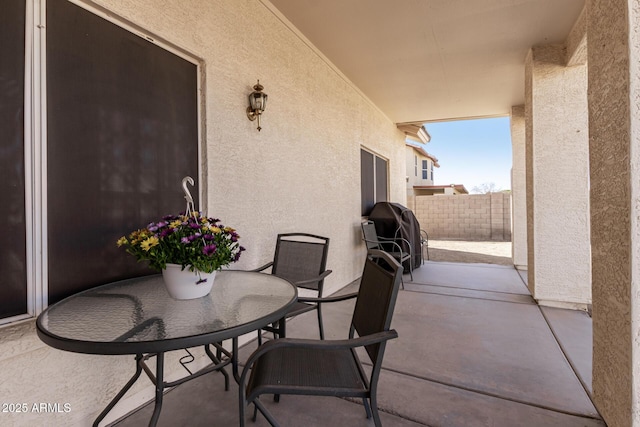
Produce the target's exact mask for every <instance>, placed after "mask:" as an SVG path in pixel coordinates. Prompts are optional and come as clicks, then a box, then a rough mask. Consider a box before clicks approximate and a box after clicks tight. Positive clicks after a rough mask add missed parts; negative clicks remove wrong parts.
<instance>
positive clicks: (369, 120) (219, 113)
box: [0, 0, 406, 426]
mask: <svg viewBox="0 0 640 427" xmlns="http://www.w3.org/2000/svg"><path fill="white" fill-rule="evenodd" d="M93 4H96V5H98V6H100V7H101V8H104V9H105V10H107V11H109V13H111V14H113V15H115V16H120V17H122V18H124V19H125V20H127V21H129V22H131V23H133V24H135V25H137V26H139V27H140V28H142V29H144V30H145V32H148V34H149V35H150V36H151V37H153V38H156V39H158V38H160V39H164V40H166V41H168V42H169V43H171V44H173V45H176V46H178V47H180V48H181V49H183V50H185V51H188V52H190V53H191V54H192V55H194V56H195V57H197V58H200V60H201V64H202V65H203V67H202V68H203V70H204V75H203V86H202V91H203V100H204V103H203V123H202V125H203V131H204V138H203V143H204V153H203V157H204V160H203V164H202V169H203V171H204V175H203V177H202V181H201V184H202V186H203V187H204V188H206V193H205V200H207V201H208V203H206V205H205V206H203V207H204V208H205V209H206V210H207V211H208V213H209V214H210V215H212V216H216V217H219V218H221V219H222V220H223V221H224V222H225V223H228V224H230V225H233V226H234V227H236V228H237V229H238V231H239V233H240V234H241V237H242V243H243V245H244V246H246V247H247V252H246V253H245V255H244V256H243V259H242V260H241V262H240V263H239V265H237V266H236V267H238V268H241V269H243V268H253V267H257V266H259V265H262V264H263V263H265V262H266V261H267V260H269V259H270V258H271V257H272V256H273V250H274V244H275V238H276V234H277V233H283V232H291V231H303V232H309V233H315V234H320V235H324V236H328V237H330V238H331V246H330V250H329V260H328V268H330V269H332V270H333V274H331V275H330V276H329V278H328V279H327V280H326V286H327V287H328V288H329V291H332V290H336V289H338V288H339V287H341V286H344V285H346V284H348V283H350V282H351V281H353V280H354V279H356V278H357V277H358V276H359V275H360V273H361V268H362V263H363V261H364V256H365V251H364V248H363V247H362V244H361V237H360V233H361V232H360V221H361V217H360V147H361V146H364V147H367V148H368V149H370V150H371V151H374V152H375V153H377V154H378V155H380V156H382V157H384V158H386V159H388V160H389V183H390V199H391V201H394V202H399V203H403V204H404V203H406V188H405V175H406V171H405V143H404V134H403V133H402V132H400V131H399V130H398V129H397V128H396V126H395V124H394V123H392V122H391V121H389V120H388V118H387V117H385V116H384V115H383V114H382V113H381V112H380V111H379V110H378V109H377V108H376V107H375V106H373V104H372V103H371V102H370V101H368V100H367V99H366V98H364V97H363V95H361V93H360V92H359V91H358V90H357V89H356V88H355V87H354V86H353V85H352V84H351V83H350V82H349V81H348V80H347V79H346V78H344V76H343V75H341V74H340V73H339V72H337V71H336V70H335V69H334V68H333V67H332V66H331V65H330V64H328V62H327V61H326V60H325V59H324V58H323V57H322V56H321V55H319V54H317V53H316V51H315V49H314V48H312V47H311V46H310V44H309V43H308V42H307V41H306V40H305V39H304V38H302V37H300V36H298V34H297V32H296V31H295V30H293V29H291V28H289V26H288V25H289V24H288V23H287V22H286V20H284V21H283V18H282V17H280V16H277V14H275V13H274V12H272V10H271V9H270V5H269V4H268V3H266V2H262V1H258V0H208V1H206V2H205V1H201V0H96V1H95V2H93ZM256 79H260V83H262V84H263V85H264V87H265V92H266V93H267V94H268V95H269V103H268V106H267V110H266V112H265V113H264V116H263V120H262V128H263V129H262V131H261V132H258V131H257V130H256V123H255V122H250V121H249V120H247V118H246V114H245V109H246V107H247V103H248V101H247V95H248V94H249V93H250V92H251V90H252V89H251V87H252V85H254V84H255V82H256ZM177 197H181V196H180V195H177ZM176 357H177V356H176ZM167 365H168V367H167V370H168V371H169V373H170V375H177V374H179V373H181V372H182V371H181V370H182V368H179V369H178V368H177V367H176V366H177V364H176V363H175V358H173V359H172V362H168V363H167ZM133 368H134V364H133V358H132V357H129V358H127V357H113V356H88V355H78V354H72V353H66V352H62V351H58V350H53V349H50V348H48V347H46V346H45V345H44V344H42V343H41V342H40V341H39V340H38V339H37V337H36V336H35V334H34V327H33V322H28V323H25V324H23V325H20V326H13V327H8V328H3V329H0V373H1V374H0V375H1V376H2V377H1V381H0V396H3V398H4V399H5V400H7V399H8V398H9V397H11V400H12V401H16V402H28V403H34V402H51V403H54V402H62V403H70V404H71V408H72V411H71V412H70V413H68V414H59V415H52V414H36V413H30V414H14V415H6V414H2V419H1V421H0V423H1V424H2V425H3V426H11V425H20V426H24V425H89V424H90V421H91V420H92V419H93V418H94V417H95V416H96V415H97V413H98V412H99V411H100V410H101V409H102V408H103V407H104V406H106V404H107V402H108V400H109V399H110V398H111V397H112V396H113V395H114V394H115V393H116V391H117V390H118V389H119V388H120V387H121V386H122V385H123V384H124V383H125V382H126V380H127V379H128V377H129V376H130V375H131V374H132V373H133ZM221 386H222V382H221ZM151 390H152V387H150V382H149V381H147V380H146V379H141V381H140V382H139V386H138V387H136V389H135V390H134V392H133V393H131V394H132V395H133V394H135V393H136V392H137V393H138V394H137V395H136V397H135V398H133V399H130V401H129V403H130V404H132V405H136V404H139V403H140V401H141V400H143V399H145V398H148V397H151V396H152V394H150V393H149V392H150V391H151ZM145 396H146V397H145ZM122 411H125V409H121V410H119V412H120V413H122ZM117 412H118V411H116V413H117Z"/></svg>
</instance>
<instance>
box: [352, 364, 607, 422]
mask: <svg viewBox="0 0 640 427" xmlns="http://www.w3.org/2000/svg"><path fill="white" fill-rule="evenodd" d="M363 365H364V363H363ZM368 365H369V366H371V365H370V364H368ZM382 371H386V372H392V373H395V374H399V375H404V376H407V377H410V378H413V379H417V380H423V381H428V382H432V383H435V384H440V385H443V386H446V387H452V388H456V389H459V390H464V391H468V392H471V393H476V394H480V395H483V396H489V397H493V398H495V399H501V400H506V401H509V402H515V403H519V404H521V405H527V406H531V407H534V408H540V409H544V410H545V411H552V412H556V413H558V414H564V415H571V416H574V417H580V418H589V419H594V420H602V417H600V416H598V417H594V416H590V415H588V414H583V413H580V412H575V411H567V410H562V409H558V408H553V407H550V406H548V405H542V404H537V403H533V402H527V401H525V400H522V399H515V398H512V397H508V396H502V395H500V394H497V393H490V392H487V391H483V390H478V389H474V388H471V387H467V386H463V385H459V384H453V383H449V382H446V381H441V380H438V379H435V378H429V377H427V376H422V375H420V376H418V375H414V374H411V373H408V372H403V371H400V370H396V369H390V368H385V367H382ZM379 409H380V407H379ZM380 410H382V409H380Z"/></svg>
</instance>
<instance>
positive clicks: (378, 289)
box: [239, 250, 402, 427]
mask: <svg viewBox="0 0 640 427" xmlns="http://www.w3.org/2000/svg"><path fill="white" fill-rule="evenodd" d="M378 259H380V260H383V261H384V262H380V263H378V262H376V261H377V260H378ZM401 276H402V266H401V265H400V264H399V263H398V262H397V261H396V260H395V259H394V258H393V257H392V256H390V255H389V254H387V253H385V252H382V251H378V250H372V251H371V252H370V254H369V256H368V257H367V259H366V261H365V265H364V271H363V273H362V279H361V283H360V289H359V290H358V294H357V295H358V298H357V300H356V304H355V308H354V311H353V317H352V320H351V327H350V328H349V338H348V339H345V340H327V341H321V340H308V339H292V338H283V339H278V340H272V341H269V342H267V343H265V344H263V345H262V346H260V347H258V349H257V350H256V351H255V352H254V353H253V354H252V355H251V356H250V357H249V359H248V360H247V363H246V364H245V367H244V369H243V371H242V375H241V377H240V383H239V384H240V385H239V387H240V402H239V403H240V426H241V427H244V425H245V409H246V406H247V405H248V404H249V403H253V404H254V405H255V408H256V409H255V411H257V410H260V412H261V413H262V414H263V415H264V416H265V418H266V419H267V420H268V421H269V423H270V424H271V425H272V426H278V422H277V421H276V420H275V418H274V417H273V416H272V415H271V413H270V412H269V411H268V410H267V409H266V408H265V407H264V405H263V404H262V403H261V402H260V399H259V397H260V396H261V395H263V394H274V395H275V396H276V397H277V396H280V395H287V394H296V395H316V396H338V397H360V398H362V400H363V403H364V407H365V410H366V413H367V418H371V416H373V420H374V423H375V425H376V426H378V427H379V426H381V423H380V417H379V415H378V405H377V400H376V391H377V385H378V378H379V376H380V369H381V366H382V358H383V356H384V351H385V347H386V343H387V341H388V340H390V339H393V338H397V337H398V334H397V332H396V331H395V330H389V327H390V325H391V318H392V316H393V310H394V308H395V303H396V297H397V295H398V287H399V284H400V277H401ZM337 298H339V297H336V299H337ZM356 333H357V335H358V337H357V338H356V337H355V334H356ZM359 347H364V349H365V350H366V351H365V352H363V353H362V354H363V355H364V354H366V355H367V356H368V358H369V360H370V362H371V364H372V368H371V370H370V372H371V373H370V374H369V375H367V373H366V371H365V370H364V369H363V368H362V365H361V363H360V359H359V358H358V354H357V353H356V348H359ZM249 373H250V375H249ZM247 379H248V380H247ZM255 411H254V419H255V416H256V412H255Z"/></svg>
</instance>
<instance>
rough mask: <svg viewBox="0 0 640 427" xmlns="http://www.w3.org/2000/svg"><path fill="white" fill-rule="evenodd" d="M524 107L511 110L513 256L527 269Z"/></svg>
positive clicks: (521, 266)
mask: <svg viewBox="0 0 640 427" xmlns="http://www.w3.org/2000/svg"><path fill="white" fill-rule="evenodd" d="M525 149H526V132H525V119H524V105H519V106H517V107H513V108H511V153H512V167H511V256H512V258H513V265H515V267H516V268H517V269H518V270H526V269H527V175H526V174H527V171H526V160H525V159H526V156H525Z"/></svg>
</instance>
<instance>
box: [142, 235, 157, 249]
mask: <svg viewBox="0 0 640 427" xmlns="http://www.w3.org/2000/svg"><path fill="white" fill-rule="evenodd" d="M159 243H160V240H158V238H157V237H156V236H151V237H149V238H148V239H147V240H145V241H144V242H142V243H140V247H141V248H142V249H144V250H145V251H147V252H148V251H149V249H151V248H152V247H154V246H156V245H157V244H159Z"/></svg>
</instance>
